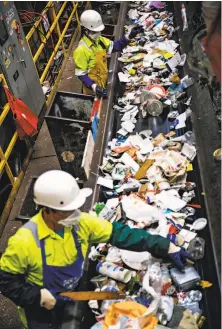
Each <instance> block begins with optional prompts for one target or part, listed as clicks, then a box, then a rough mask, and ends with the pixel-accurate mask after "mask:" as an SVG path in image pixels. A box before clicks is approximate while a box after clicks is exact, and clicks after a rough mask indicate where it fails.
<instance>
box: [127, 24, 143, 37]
mask: <svg viewBox="0 0 222 329" xmlns="http://www.w3.org/2000/svg"><path fill="white" fill-rule="evenodd" d="M142 32H144V28H143V27H142V26H141V25H137V26H136V27H134V28H132V30H131V31H130V34H129V39H130V40H131V39H133V38H135V37H136V36H137V34H139V33H142Z"/></svg>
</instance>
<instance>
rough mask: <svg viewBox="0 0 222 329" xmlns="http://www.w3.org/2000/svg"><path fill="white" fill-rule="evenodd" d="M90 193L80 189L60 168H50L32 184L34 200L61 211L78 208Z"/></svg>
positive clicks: (88, 189) (71, 177)
mask: <svg viewBox="0 0 222 329" xmlns="http://www.w3.org/2000/svg"><path fill="white" fill-rule="evenodd" d="M91 193H92V190H91V189H90V188H83V189H80V188H79V186H78V184H77V182H76V180H75V178H74V177H73V176H72V175H70V174H69V173H67V172H65V171H62V170H50V171H47V172H45V173H44V174H42V175H41V176H39V177H38V179H37V180H36V182H35V185H34V202H35V203H36V204H39V205H42V206H46V207H49V208H52V209H56V210H61V211H72V210H75V209H78V208H80V207H81V206H82V205H83V204H84V203H85V201H86V198H87V197H88V196H89V195H90V194H91Z"/></svg>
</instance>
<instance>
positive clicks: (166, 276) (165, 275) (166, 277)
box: [161, 265, 172, 294]
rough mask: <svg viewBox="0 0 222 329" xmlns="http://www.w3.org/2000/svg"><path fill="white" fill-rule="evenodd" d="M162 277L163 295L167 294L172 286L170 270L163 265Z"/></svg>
mask: <svg viewBox="0 0 222 329" xmlns="http://www.w3.org/2000/svg"><path fill="white" fill-rule="evenodd" d="M161 275H162V278H161V292H162V293H163V294H165V293H166V291H167V289H168V288H169V287H170V286H171V285H172V280H171V276H170V273H169V270H168V268H167V267H166V266H165V265H163V266H162V267H161Z"/></svg>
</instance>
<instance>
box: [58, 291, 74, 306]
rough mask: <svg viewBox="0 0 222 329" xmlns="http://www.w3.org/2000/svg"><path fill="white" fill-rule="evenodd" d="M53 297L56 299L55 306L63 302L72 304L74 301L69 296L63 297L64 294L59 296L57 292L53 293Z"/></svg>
mask: <svg viewBox="0 0 222 329" xmlns="http://www.w3.org/2000/svg"><path fill="white" fill-rule="evenodd" d="M54 297H55V299H56V304H55V307H59V308H60V307H62V306H64V305H65V304H72V303H74V300H72V299H71V298H69V297H65V296H60V295H59V294H54Z"/></svg>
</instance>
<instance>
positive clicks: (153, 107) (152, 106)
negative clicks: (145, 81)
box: [147, 100, 163, 117]
mask: <svg viewBox="0 0 222 329" xmlns="http://www.w3.org/2000/svg"><path fill="white" fill-rule="evenodd" d="M147 111H148V113H149V114H150V115H152V116H153V117H158V116H159V115H160V114H161V113H162V112H163V104H162V103H161V102H160V101H158V100H152V101H150V102H149V103H148V104H147Z"/></svg>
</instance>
